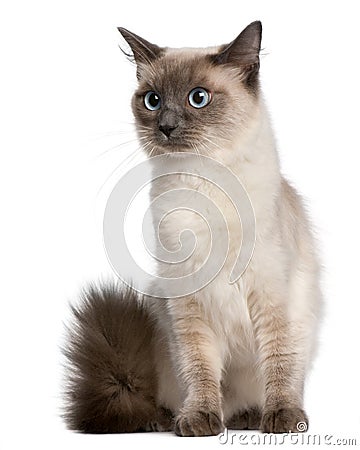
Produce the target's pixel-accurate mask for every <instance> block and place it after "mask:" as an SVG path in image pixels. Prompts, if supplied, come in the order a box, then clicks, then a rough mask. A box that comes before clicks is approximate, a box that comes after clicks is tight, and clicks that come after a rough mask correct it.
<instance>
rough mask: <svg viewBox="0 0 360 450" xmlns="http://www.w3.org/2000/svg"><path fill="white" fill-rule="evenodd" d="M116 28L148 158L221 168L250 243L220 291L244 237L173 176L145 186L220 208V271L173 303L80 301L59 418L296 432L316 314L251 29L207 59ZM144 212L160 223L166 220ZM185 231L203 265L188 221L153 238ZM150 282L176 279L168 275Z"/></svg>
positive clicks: (201, 235) (308, 236) (93, 291)
mask: <svg viewBox="0 0 360 450" xmlns="http://www.w3.org/2000/svg"><path fill="white" fill-rule="evenodd" d="M119 31H120V33H121V34H122V36H123V37H124V38H125V40H126V41H127V43H128V44H129V46H130V48H131V50H132V56H133V58H134V60H135V63H136V68H137V72H136V74H137V78H138V88H137V90H136V92H135V94H134V96H133V99H132V109H133V114H134V117H135V122H136V126H137V131H138V136H139V140H140V142H141V143H142V144H143V147H144V150H145V152H148V154H149V156H154V155H162V154H169V153H172V154H173V153H175V152H189V153H190V152H194V150H195V151H196V152H197V153H198V154H200V155H205V156H210V157H211V158H213V159H215V160H216V161H218V162H219V163H221V164H223V165H224V166H226V167H228V168H230V169H231V170H232V172H234V173H235V174H236V175H237V176H238V178H239V179H240V180H241V182H242V184H243V185H244V187H245V189H246V191H247V193H248V195H249V197H250V199H251V202H252V205H253V208H254V214H255V218H256V244H255V248H254V252H253V255H252V258H251V260H250V262H249V265H248V267H247V268H246V270H245V272H244V273H243V274H242V276H241V278H240V279H239V280H238V281H237V282H235V283H234V284H230V283H229V281H228V278H227V274H228V272H229V270H230V269H229V268H231V267H232V264H233V261H234V258H235V256H236V255H235V254H236V249H237V248H238V245H239V239H241V230H240V229H239V226H238V224H237V222H236V221H234V220H233V216H232V214H233V212H232V211H231V206H230V204H229V199H227V198H226V196H224V194H223V193H221V192H219V190H218V189H217V188H216V187H214V186H213V185H211V183H210V182H208V181H206V180H204V179H202V180H201V181H199V180H195V181H194V179H193V178H191V177H186V176H182V175H177V176H176V175H175V176H173V177H172V178H171V181H168V180H166V179H164V180H163V181H160V182H158V183H154V185H153V186H152V189H151V194H150V196H151V199H154V198H156V197H157V196H158V195H159V194H161V193H162V192H165V191H167V190H168V189H176V188H181V187H184V186H185V187H188V188H191V189H196V190H197V191H201V192H204V193H206V195H208V196H209V197H210V198H212V199H214V201H217V202H218V204H221V205H222V206H223V209H224V211H225V213H224V214H225V216H226V217H227V222H228V224H229V232H230V235H231V239H232V240H231V241H230V244H231V246H230V248H229V258H228V260H229V261H227V262H226V264H225V266H224V268H223V270H222V271H220V273H219V274H218V275H217V277H216V278H215V279H214V280H213V281H212V282H211V283H209V284H208V285H207V286H205V287H204V288H203V289H201V290H200V291H198V292H196V293H194V294H190V295H187V296H184V297H181V298H163V299H159V298H144V297H143V296H141V295H140V294H137V293H136V292H135V291H134V290H131V289H129V288H127V289H124V288H123V287H121V286H107V287H106V286H105V287H104V286H103V287H98V288H96V287H92V288H90V289H88V290H87V291H85V292H84V298H83V301H82V303H81V304H80V306H78V307H73V312H74V324H73V325H72V326H71V327H70V330H69V336H68V342H67V346H66V348H65V354H66V356H67V358H68V363H69V373H68V383H67V392H66V396H67V397H66V398H67V401H68V402H67V407H66V412H65V420H66V422H67V424H68V426H69V428H71V429H75V430H80V431H83V432H92V433H106V432H109V433H110V432H132V431H150V430H157V431H169V430H173V431H175V433H176V434H177V435H179V436H206V435H217V434H219V433H221V432H222V431H223V430H224V427H229V428H233V429H258V430H261V431H263V432H272V433H283V432H290V431H291V432H298V431H305V430H306V429H307V427H308V417H307V415H306V413H305V411H304V405H303V396H304V383H305V379H306V375H307V373H308V371H309V368H310V366H311V363H312V360H313V358H314V355H315V351H316V341H317V334H318V326H319V322H320V318H321V310H322V296H321V291H320V287H319V278H320V265H319V262H318V256H317V252H316V245H315V242H314V238H313V236H312V232H311V226H310V223H309V220H308V218H307V215H306V212H305V209H304V206H303V203H302V200H301V197H300V196H299V194H298V193H297V192H296V191H295V189H294V188H293V187H292V186H291V185H290V184H289V183H288V182H287V181H286V180H285V178H284V177H283V176H282V175H281V172H280V164H279V159H278V154H277V150H276V144H275V139H274V136H273V131H272V127H271V124H270V119H269V114H268V112H267V109H266V106H265V103H264V100H263V96H262V93H261V88H260V80H259V67H260V60H259V53H260V48H261V35H262V25H261V22H259V21H256V22H253V23H251V24H250V25H248V26H247V27H246V28H245V29H244V30H243V31H242V32H241V33H240V35H239V36H238V37H237V38H236V39H235V40H234V41H232V42H231V43H230V44H227V45H222V46H219V47H212V48H205V49H192V48H183V49H173V48H164V47H159V46H157V45H155V44H152V43H150V42H148V41H146V40H145V39H143V38H141V37H139V36H137V35H135V34H134V33H132V32H130V31H128V30H126V29H124V28H119ZM153 215H154V223H159V222H158V220H159V218H161V217H162V216H163V215H164V211H162V210H161V208H160V209H159V210H156V209H155V210H154V211H153ZM186 228H190V229H192V230H195V233H196V235H197V237H198V239H199V240H198V253H197V256H196V257H197V258H199V260H200V259H201V257H203V256H204V255H205V256H206V252H207V250H208V246H209V244H210V243H209V237H208V235H207V233H206V229H205V228H206V225H205V224H204V223H203V221H201V219H200V218H199V217H197V216H196V215H191V212H189V211H176V212H175V213H174V214H171V215H168V216H166V219H165V220H164V221H163V223H162V227H161V230H160V235H161V236H160V237H161V239H163V240H164V242H166V244H167V246H169V248H170V249H172V248H173V249H175V248H176V246H177V245H178V238H179V232H181V230H183V229H186ZM189 264H190V263H189ZM192 264H194V263H193V262H192ZM197 264H200V262H199V263H197V262H195V266H192V267H191V269H194V267H197ZM188 269H189V266H186V264H185V268H184V269H183V270H184V271H186V270H188ZM176 270H177V271H178V270H179V269H178V268H177V269H176ZM184 273H185V272H184ZM180 274H181V273H180ZM159 275H160V276H163V277H166V276H169V277H171V276H174V267H173V265H169V266H168V267H166V266H165V267H164V266H162V267H161V268H159ZM164 297H166V295H165V296H164Z"/></svg>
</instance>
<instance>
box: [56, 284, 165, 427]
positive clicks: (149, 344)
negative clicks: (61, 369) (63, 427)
mask: <svg viewBox="0 0 360 450" xmlns="http://www.w3.org/2000/svg"><path fill="white" fill-rule="evenodd" d="M72 312H73V324H72V325H71V327H70V329H69V330H68V339H67V343H66V345H65V348H64V350H63V351H64V354H65V356H66V358H67V375H66V407H65V414H64V418H65V421H66V424H67V426H68V428H70V429H72V430H78V431H82V432H86V433H120V432H132V431H144V430H148V429H149V428H151V423H152V422H154V421H156V418H157V415H158V411H157V408H156V404H155V398H154V396H155V391H156V376H155V368H154V363H153V335H154V328H153V325H152V323H151V320H150V318H149V316H148V313H147V312H146V310H145V309H144V308H142V307H141V305H140V301H139V298H138V296H137V294H136V293H135V291H133V290H131V289H125V290H123V291H121V290H118V289H117V288H116V287H115V286H110V287H106V288H95V287H91V288H90V289H88V290H87V291H86V292H85V293H84V294H83V298H82V302H81V304H80V306H78V307H74V306H73V307H72Z"/></svg>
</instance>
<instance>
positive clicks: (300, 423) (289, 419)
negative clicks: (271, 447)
mask: <svg viewBox="0 0 360 450" xmlns="http://www.w3.org/2000/svg"><path fill="white" fill-rule="evenodd" d="M308 426H309V421H308V418H307V416H306V414H305V412H304V411H303V410H302V409H301V408H278V409H273V410H267V411H266V410H265V412H264V414H263V416H262V420H261V431H263V432H264V433H289V432H290V431H291V432H292V433H299V432H304V431H307V429H308Z"/></svg>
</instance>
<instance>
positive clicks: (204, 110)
mask: <svg viewBox="0 0 360 450" xmlns="http://www.w3.org/2000/svg"><path fill="white" fill-rule="evenodd" d="M119 31H120V32H121V34H122V35H123V37H124V38H125V39H126V41H127V42H128V44H129V45H130V47H131V50H132V52H133V58H134V60H135V62H136V65H137V77H138V81H139V85H138V89H137V90H136V92H135V94H134V96H133V100H132V108H133V113H134V116H135V120H136V126H137V131H138V136H139V138H140V141H141V144H142V146H143V148H144V149H145V151H146V152H147V153H148V154H149V155H151V156H153V155H157V154H162V153H169V152H178V151H191V152H194V153H195V152H198V153H201V154H204V155H209V156H211V155H212V153H213V152H214V151H216V150H219V149H223V148H227V149H229V148H231V147H232V144H233V143H234V142H236V141H237V140H238V139H239V138H241V135H242V134H243V133H245V131H246V129H247V128H248V126H249V123H250V122H251V120H252V117H253V116H254V114H255V112H256V109H257V104H258V97H259V80H258V72H259V51H260V44H261V22H253V23H251V24H250V25H249V26H248V27H246V28H245V29H244V30H243V31H242V33H241V34H240V35H239V36H238V37H237V38H236V39H235V40H234V41H232V42H231V43H230V44H228V45H222V46H220V47H213V48H204V49H201V48H200V49H198V48H197V49H189V48H182V49H173V48H167V47H166V48H162V47H158V46H157V45H154V44H151V43H150V42H148V41H146V40H145V39H143V38H141V37H139V36H137V35H135V34H133V33H131V32H129V31H128V30H125V29H124V28H119Z"/></svg>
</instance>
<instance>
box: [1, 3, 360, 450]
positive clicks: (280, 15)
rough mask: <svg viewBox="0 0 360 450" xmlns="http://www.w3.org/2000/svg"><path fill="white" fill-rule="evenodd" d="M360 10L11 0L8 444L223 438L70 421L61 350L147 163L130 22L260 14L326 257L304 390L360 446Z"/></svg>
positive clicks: (4, 238) (279, 107) (275, 110)
mask: <svg viewBox="0 0 360 450" xmlns="http://www.w3.org/2000/svg"><path fill="white" fill-rule="evenodd" d="M358 18H359V13H358V8H357V2H355V1H353V2H351V1H343V2H340V1H339V2H331V1H327V2H325V1H316V2H315V1H304V0H303V1H292V2H286V1H273V2H269V1H253V0H252V1H250V0H248V1H246V2H245V1H226V0H222V1H221V2H217V3H216V4H215V3H212V2H209V1H197V2H195V1H184V0H183V1H179V2H170V1H168V2H165V1H164V2H160V1H155V0H153V1H147V2H145V1H144V2H140V1H139V0H132V1H125V2H123V1H121V0H117V1H98V2H95V1H91V0H88V1H82V0H78V1H76V0H73V1H69V0H63V1H57V2H56V1H32V2H26V1H12V2H7V4H6V3H5V2H2V4H1V11H0V21H1V24H0V48H1V54H0V65H1V69H0V77H1V82H0V90H1V92H0V94H1V95H0V108H1V112H0V114H1V117H0V130H1V131H0V139H1V147H0V151H1V162H0V183H1V222H0V223H1V234H0V257H1V261H2V265H1V313H0V321H1V324H0V325H1V326H0V333H1V341H0V342H1V358H0V361H1V371H0V376H1V384H0V386H1V397H0V414H1V421H0V424H1V431H0V448H1V449H6V450H7V449H18V448H34V449H35V448H36V449H45V448H55V449H58V448H59V449H63V448H68V449H75V448H76V449H82V448H86V449H93V448H99V447H101V448H125V447H127V446H132V447H135V448H136V446H148V445H149V446H151V447H154V448H168V447H169V446H172V447H173V448H181V447H183V446H189V447H194V448H195V446H196V447H200V448H201V447H204V448H205V446H206V448H214V447H217V448H218V447H222V446H220V443H219V440H218V438H216V437H211V438H201V439H192V438H190V439H186V440H184V439H181V438H177V437H174V436H172V435H171V434H149V433H148V434H138V435H116V436H83V435H79V434H75V433H71V432H69V431H66V430H65V428H64V425H63V423H62V421H61V419H60V418H59V411H60V409H59V408H60V405H61V396H60V388H59V386H60V382H61V376H62V372H61V357H60V352H59V346H60V345H61V342H62V339H63V330H64V328H63V321H64V320H65V319H66V318H67V316H68V301H70V300H72V299H74V298H76V295H77V293H78V291H79V289H80V287H81V286H82V285H83V284H84V283H85V282H87V281H91V280H98V279H99V278H100V277H103V278H107V277H111V276H112V274H111V270H110V268H109V266H108V263H107V260H106V257H105V254H104V250H103V246H102V234H101V220H102V215H101V214H102V208H103V206H104V202H105V200H106V196H107V194H108V192H109V191H110V189H111V186H112V185H113V184H114V181H116V179H117V178H118V177H119V174H121V172H122V171H123V170H126V169H127V168H128V167H130V166H131V164H134V163H135V162H136V161H139V160H140V159H141V157H140V156H139V155H137V156H136V155H135V157H134V158H133V159H132V161H130V160H131V157H129V160H128V162H123V164H121V162H122V161H124V160H125V158H126V157H128V156H129V155H133V154H134V152H135V150H136V148H137V144H136V143H135V142H134V141H133V142H129V143H128V144H125V145H121V144H123V143H125V142H128V141H131V140H133V139H134V133H133V131H132V126H131V122H132V116H131V112H130V107H129V102H130V96H131V93H132V90H133V89H134V87H135V85H136V79H135V72H134V67H133V66H132V65H131V64H130V63H129V62H128V61H127V60H126V59H125V58H124V56H123V55H122V54H121V52H120V51H119V49H118V43H120V42H121V38H120V35H119V34H118V32H117V30H116V26H124V27H126V28H129V29H130V30H132V31H134V32H136V33H138V34H140V35H142V36H144V37H145V38H147V39H148V40H150V41H153V42H155V43H157V44H159V45H167V46H174V47H176V46H208V45H214V44H220V43H225V42H229V41H231V40H232V39H233V38H234V37H235V36H236V35H237V34H238V33H239V32H240V31H241V30H242V28H243V27H245V26H246V25H247V24H248V23H249V22H251V21H253V20H256V19H261V20H262V22H263V28H264V33H263V48H264V50H263V57H262V60H261V62H262V84H263V88H264V92H265V96H266V98H267V101H268V104H269V108H270V111H271V113H272V117H273V124H274V128H275V131H276V135H277V138H278V144H279V151H280V154H281V159H282V167H283V172H284V173H285V174H286V175H287V176H288V177H289V178H290V179H291V180H292V181H293V182H294V184H295V185H296V186H297V187H298V189H299V190H300V191H301V192H302V193H303V194H304V195H305V197H306V198H307V201H308V206H309V210H310V213H311V216H312V218H313V221H314V223H315V224H316V229H317V236H318V239H319V242H320V248H321V252H322V259H323V264H324V276H323V290H324V294H325V299H326V316H325V318H324V321H323V327H322V333H321V339H320V340H321V345H320V351H319V357H318V358H317V360H316V363H315V365H314V369H313V372H312V374H311V376H310V378H309V382H308V385H307V391H306V409H307V411H308V413H309V416H310V420H311V432H312V433H322V434H323V435H325V434H334V435H335V437H340V438H351V437H357V439H358V444H360V434H359V428H360V408H359V401H360V394H359V390H360V389H359V380H360V371H359V363H358V360H359V337H360V325H359V313H360V308H359V301H360V296H359V289H358V282H359V256H358V255H359V251H360V246H359V243H360V239H359V233H360V219H359V217H360V216H359V213H358V209H359V199H358V194H359V162H360V161H359V151H360V147H359V138H358V136H359V109H360V95H359V80H360V65H359V48H360V39H359V31H358V29H359V28H358V27H359V24H358ZM117 145H119V146H118V147H116V146H117ZM104 152H105V153H104ZM119 164H120V166H119V167H118V169H117V171H115V172H114V173H113V174H112V175H111V173H112V171H114V169H115V168H116V167H117V166H118V165H119ZM234 445H236V444H234ZM237 445H239V444H237Z"/></svg>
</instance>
